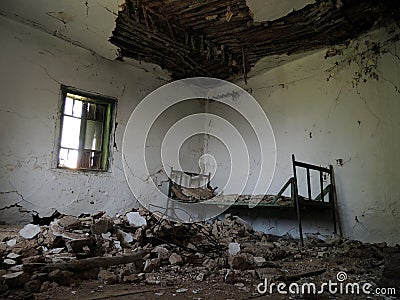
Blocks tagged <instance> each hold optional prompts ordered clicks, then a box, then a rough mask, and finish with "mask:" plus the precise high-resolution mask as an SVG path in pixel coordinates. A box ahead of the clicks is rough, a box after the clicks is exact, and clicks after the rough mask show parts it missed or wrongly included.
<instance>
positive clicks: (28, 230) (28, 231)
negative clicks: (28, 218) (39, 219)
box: [19, 224, 40, 239]
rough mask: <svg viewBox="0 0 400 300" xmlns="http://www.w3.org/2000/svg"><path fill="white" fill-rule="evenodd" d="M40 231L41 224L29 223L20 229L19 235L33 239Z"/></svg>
mask: <svg viewBox="0 0 400 300" xmlns="http://www.w3.org/2000/svg"><path fill="white" fill-rule="evenodd" d="M39 232H40V226H39V225H34V224H27V225H25V227H24V228H22V229H21V230H20V231H19V235H20V236H22V237H23V238H25V239H32V238H34V237H35V236H37V235H38V234H39Z"/></svg>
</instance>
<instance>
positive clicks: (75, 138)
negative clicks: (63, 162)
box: [61, 116, 81, 149]
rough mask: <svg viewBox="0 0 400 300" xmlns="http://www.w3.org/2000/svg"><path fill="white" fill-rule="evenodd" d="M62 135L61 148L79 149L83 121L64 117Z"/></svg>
mask: <svg viewBox="0 0 400 300" xmlns="http://www.w3.org/2000/svg"><path fill="white" fill-rule="evenodd" d="M62 126H63V128H62V133H61V147H65V148H72V149H78V148H79V134H80V129H81V120H80V119H76V118H73V117H68V116H64V119H63V125H62Z"/></svg>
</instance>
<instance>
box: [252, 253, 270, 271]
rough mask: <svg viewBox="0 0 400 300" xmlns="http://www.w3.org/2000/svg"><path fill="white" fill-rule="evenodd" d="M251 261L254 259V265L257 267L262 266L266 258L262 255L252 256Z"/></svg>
mask: <svg viewBox="0 0 400 300" xmlns="http://www.w3.org/2000/svg"><path fill="white" fill-rule="evenodd" d="M253 261H254V265H255V266H256V267H259V268H261V267H264V266H265V264H266V262H267V260H266V259H265V258H264V257H262V256H255V257H253Z"/></svg>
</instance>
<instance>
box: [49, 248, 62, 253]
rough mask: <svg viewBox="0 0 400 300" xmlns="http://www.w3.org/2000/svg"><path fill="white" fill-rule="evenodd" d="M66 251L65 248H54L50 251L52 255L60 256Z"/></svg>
mask: <svg viewBox="0 0 400 300" xmlns="http://www.w3.org/2000/svg"><path fill="white" fill-rule="evenodd" d="M63 250H64V248H54V249H51V250H50V253H51V254H59V253H60V252H62V251H63Z"/></svg>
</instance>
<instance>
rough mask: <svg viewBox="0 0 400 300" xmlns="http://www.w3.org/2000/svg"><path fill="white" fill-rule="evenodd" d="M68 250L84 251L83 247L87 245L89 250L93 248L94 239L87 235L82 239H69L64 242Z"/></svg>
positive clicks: (94, 244)
mask: <svg viewBox="0 0 400 300" xmlns="http://www.w3.org/2000/svg"><path fill="white" fill-rule="evenodd" d="M66 246H67V248H68V251H69V252H74V253H81V252H85V251H84V249H83V248H85V247H88V248H89V250H92V249H94V247H95V246H96V239H95V238H93V237H87V238H84V239H78V240H71V241H68V242H67V243H66Z"/></svg>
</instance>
